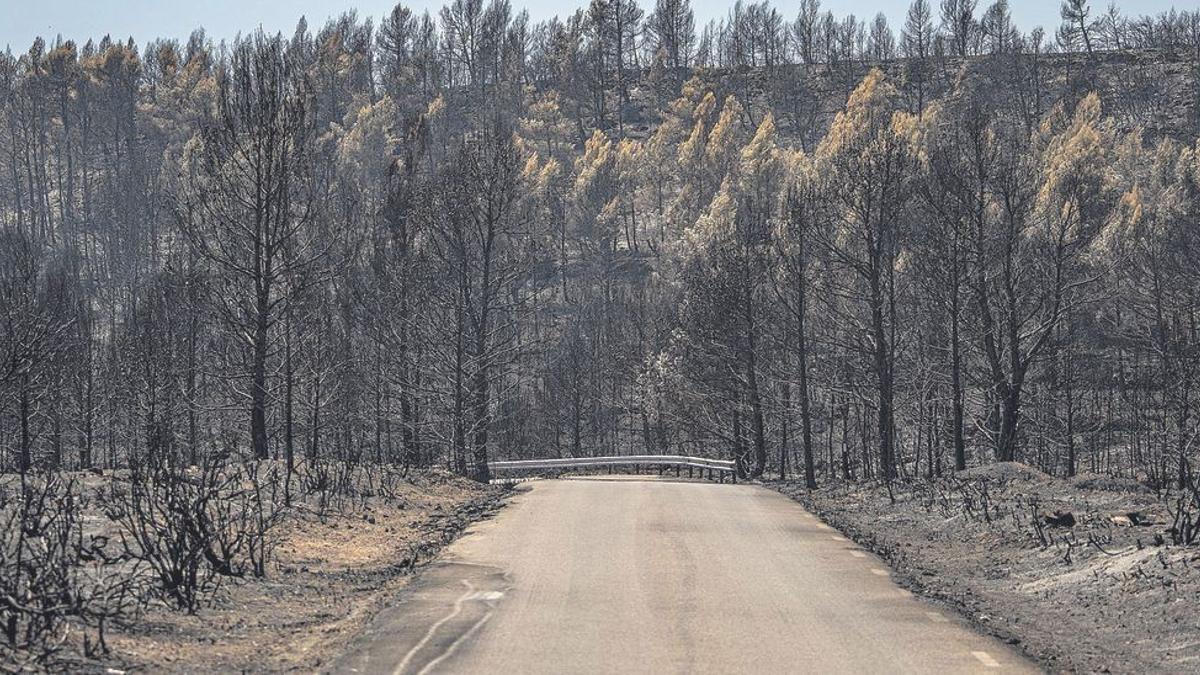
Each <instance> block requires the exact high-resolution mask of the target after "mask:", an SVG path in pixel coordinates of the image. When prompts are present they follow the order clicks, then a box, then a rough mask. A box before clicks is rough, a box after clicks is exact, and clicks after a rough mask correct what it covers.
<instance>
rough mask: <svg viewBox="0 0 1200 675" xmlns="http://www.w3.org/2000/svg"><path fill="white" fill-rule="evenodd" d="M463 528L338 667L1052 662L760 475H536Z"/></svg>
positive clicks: (967, 668)
mask: <svg viewBox="0 0 1200 675" xmlns="http://www.w3.org/2000/svg"><path fill="white" fill-rule="evenodd" d="M522 489H523V490H525V492H524V493H523V494H521V495H519V496H517V497H516V498H515V499H514V500H513V503H512V504H511V505H509V506H508V507H506V508H505V509H503V510H502V511H501V512H500V513H499V514H498V515H497V516H496V517H495V518H494V519H492V520H489V521H486V522H483V523H480V524H478V525H476V526H475V527H473V528H472V532H471V533H469V534H467V535H466V536H464V537H463V538H462V539H460V540H458V541H457V542H455V543H454V544H453V545H452V546H450V547H449V548H448V549H447V551H446V554H445V555H444V556H442V558H441V559H440V560H439V562H437V563H434V564H433V565H431V566H429V567H428V568H426V569H425V570H424V571H422V573H421V575H420V576H419V578H418V579H416V580H414V582H413V584H411V585H410V586H409V588H408V589H406V590H405V591H404V592H403V593H402V594H401V596H400V597H399V598H398V599H397V602H396V604H395V605H394V606H393V607H391V608H390V609H388V610H386V611H385V612H384V613H383V614H381V615H380V616H379V617H378V619H377V620H376V622H375V623H374V624H373V626H372V627H371V628H370V629H369V630H368V631H367V633H365V634H364V635H363V636H362V638H361V639H360V640H359V641H358V642H357V643H356V644H355V645H353V647H352V649H351V650H350V651H349V652H348V653H347V654H346V655H345V656H343V657H342V658H341V659H340V660H338V661H336V662H334V664H333V665H332V668H331V669H332V670H333V671H335V672H359V673H388V674H391V673H432V672H445V673H480V674H482V673H488V674H494V673H797V672H807V673H967V672H986V673H998V672H1037V668H1036V667H1035V666H1034V665H1033V664H1031V663H1029V662H1028V661H1025V660H1024V659H1023V658H1022V657H1020V656H1019V655H1018V654H1017V653H1015V652H1014V651H1012V650H1011V649H1009V648H1008V647H1007V646H1005V645H1003V644H1002V643H1000V642H999V641H997V640H994V639H991V638H988V637H984V636H982V635H980V634H978V633H976V632H974V631H972V630H971V629H970V628H969V627H967V626H966V625H964V624H963V623H962V622H961V621H960V620H959V619H958V618H956V617H955V616H953V615H952V614H950V613H947V612H944V611H942V610H939V609H938V608H936V607H935V606H934V605H932V604H928V603H925V602H922V601H920V600H918V599H916V598H913V597H912V596H911V595H910V594H909V593H907V592H906V591H903V590H902V589H900V588H899V587H898V586H896V585H895V584H894V583H893V582H892V581H891V580H890V578H889V575H888V571H887V568H886V566H884V565H883V564H882V563H881V562H880V561H879V560H878V559H876V558H875V556H873V555H871V554H870V553H867V552H866V551H863V550H861V549H860V548H859V547H857V546H856V545H854V544H853V543H852V542H849V541H846V540H845V539H844V538H842V537H840V536H839V535H838V534H837V533H836V532H835V531H833V530H831V529H830V528H829V527H828V526H826V525H824V524H823V523H821V522H820V521H819V520H818V519H816V518H815V517H813V516H812V515H810V514H809V513H808V512H807V511H805V510H804V508H802V507H801V506H800V505H799V504H797V503H796V502H793V501H792V500H790V499H788V498H786V497H784V496H782V495H780V494H777V493H775V492H772V491H770V490H767V489H765V488H760V487H755V486H751V485H718V484H712V483H703V482H678V481H671V480H655V479H647V478H641V479H638V478H632V479H628V478H627V479H577V480H557V481H535V482H531V483H526V484H524V485H523V487H522Z"/></svg>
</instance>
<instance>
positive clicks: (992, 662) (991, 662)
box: [971, 652, 1000, 668]
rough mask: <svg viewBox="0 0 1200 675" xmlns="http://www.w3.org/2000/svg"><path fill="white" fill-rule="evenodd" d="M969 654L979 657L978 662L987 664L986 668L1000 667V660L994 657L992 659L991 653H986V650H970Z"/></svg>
mask: <svg viewBox="0 0 1200 675" xmlns="http://www.w3.org/2000/svg"><path fill="white" fill-rule="evenodd" d="M971 655H972V656H974V657H975V658H977V659H979V662H980V663H982V664H983V665H985V666H987V667H988V668H999V667H1000V662H999V661H997V660H996V659H993V658H992V655H991V654H988V653H987V652H971Z"/></svg>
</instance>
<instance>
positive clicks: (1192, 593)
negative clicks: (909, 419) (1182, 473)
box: [773, 464, 1200, 673]
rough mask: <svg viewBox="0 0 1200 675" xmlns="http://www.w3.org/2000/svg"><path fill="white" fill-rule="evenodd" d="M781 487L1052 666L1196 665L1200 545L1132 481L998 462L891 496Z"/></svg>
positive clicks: (879, 490)
mask: <svg viewBox="0 0 1200 675" xmlns="http://www.w3.org/2000/svg"><path fill="white" fill-rule="evenodd" d="M773 487H775V488H776V489H778V490H780V491H781V492H784V493H785V494H788V495H790V496H792V497H793V498H795V499H797V500H799V501H801V502H803V503H804V504H805V505H806V506H808V508H810V509H811V510H812V511H814V512H815V513H817V514H818V515H819V516H821V517H822V518H824V519H825V520H826V521H827V522H828V523H829V524H830V525H833V526H834V527H837V528H838V529H840V530H842V531H843V532H845V533H846V534H847V535H848V536H851V537H852V538H854V539H855V540H857V541H858V542H859V543H861V544H864V545H866V546H868V547H870V548H872V549H873V550H875V551H876V552H877V553H879V554H881V555H882V556H884V557H885V558H886V559H887V560H888V561H889V562H890V564H891V565H892V566H893V568H894V569H895V571H896V572H897V575H896V577H897V580H898V581H900V582H901V583H902V584H904V585H906V586H908V587H909V588H910V589H912V590H914V591H916V592H918V593H920V594H922V595H924V596H926V597H929V598H932V599H934V600H935V601H938V602H942V603H945V604H947V605H949V606H952V607H954V608H955V609H958V610H959V611H961V612H962V613H963V614H965V615H966V616H968V617H969V618H970V619H971V620H972V621H973V622H974V623H976V624H977V625H978V626H979V627H980V628H982V629H983V630H985V631H987V632H989V633H992V634H994V635H997V636H999V637H1001V638H1004V639H1006V640H1008V641H1009V642H1010V643H1012V644H1014V645H1017V646H1019V647H1020V648H1021V649H1023V650H1024V651H1025V652H1026V653H1027V654H1029V655H1030V656H1032V657H1034V658H1036V659H1038V660H1039V661H1040V662H1041V663H1043V664H1044V665H1045V666H1046V667H1047V669H1049V670H1054V671H1075V672H1117V673H1133V672H1172V673H1174V672H1197V671H1198V670H1200V612H1198V611H1197V608H1198V607H1200V602H1198V601H1200V550H1197V549H1195V548H1188V547H1182V546H1172V545H1170V541H1171V538H1170V534H1169V532H1168V529H1169V528H1170V527H1171V516H1170V512H1169V510H1168V508H1167V504H1166V503H1164V502H1162V501H1160V500H1159V499H1158V498H1157V497H1156V495H1155V494H1154V493H1152V492H1150V491H1149V490H1147V489H1145V488H1143V487H1141V486H1139V485H1138V484H1137V483H1135V482H1133V481H1126V480H1116V479H1109V478H1104V477H1097V476H1083V477H1079V478H1076V479H1074V480H1071V481H1067V480H1060V479H1056V478H1052V477H1049V476H1046V475H1045V474H1042V473H1040V472H1037V471H1036V470H1033V469H1030V468H1028V467H1025V466H1022V465H1017V464H1000V465H995V466H991V467H985V468H982V469H975V470H972V471H968V472H964V474H962V475H961V477H960V478H959V479H948V480H944V481H940V482H937V483H921V484H914V485H903V486H901V485H898V486H896V487H895V489H894V490H893V494H894V496H895V504H892V503H891V499H890V498H889V495H888V491H887V490H886V489H885V488H884V487H882V486H878V485H834V486H829V487H822V488H820V489H818V490H816V491H815V492H812V493H808V492H807V491H806V490H805V489H804V487H803V484H797V483H794V482H783V483H778V482H777V483H774V484H773ZM984 490H986V493H985V492H984ZM985 508H986V510H987V515H986V516H985V515H984V510H985ZM1055 512H1070V513H1071V514H1072V515H1073V516H1074V518H1075V520H1076V523H1075V525H1074V526H1071V527H1066V526H1058V527H1055V526H1050V525H1046V520H1045V516H1046V515H1047V514H1054V513H1055ZM1130 514H1134V515H1133V516H1132V517H1131V516H1130ZM1035 523H1036V525H1035ZM1038 525H1041V526H1042V527H1041V535H1040V536H1039V534H1038V531H1039V527H1038Z"/></svg>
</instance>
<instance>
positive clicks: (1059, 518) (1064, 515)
mask: <svg viewBox="0 0 1200 675" xmlns="http://www.w3.org/2000/svg"><path fill="white" fill-rule="evenodd" d="M1042 519H1043V520H1045V521H1046V524H1047V525H1049V526H1050V527H1075V514H1073V513H1071V512H1070V511H1055V512H1054V513H1045V514H1042Z"/></svg>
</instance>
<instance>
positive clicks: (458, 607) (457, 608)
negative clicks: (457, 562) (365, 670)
mask: <svg viewBox="0 0 1200 675" xmlns="http://www.w3.org/2000/svg"><path fill="white" fill-rule="evenodd" d="M463 583H464V584H466V586H467V592H466V593H463V594H462V596H461V597H459V599H458V600H455V601H454V610H453V611H451V612H450V613H449V614H447V615H446V616H444V617H442V618H441V619H438V620H437V621H435V622H434V624H433V625H432V626H430V627H429V630H427V631H425V637H423V638H421V641H420V642H418V643H417V644H416V645H414V646H413V648H412V649H410V650H408V653H407V654H405V655H404V658H403V659H401V661H400V665H398V666H396V669H395V670H393V671H392V675H401V674H402V673H403V672H404V669H405V668H407V667H408V663H409V661H412V658H413V657H414V656H416V655H417V652H419V651H421V650H422V649H423V648H424V647H425V645H426V644H428V643H429V641H430V640H431V639H433V636H434V634H435V633H437V630H438V629H439V628H441V627H442V626H444V625H445V624H446V622H447V621H450V620H451V619H453V618H454V617H456V616H458V615H459V614H461V613H462V609H463V603H465V602H466V601H467V598H468V597H470V596H471V594H472V593H474V592H475V587H474V586H473V585H471V582H470V581H467V580H466V579H463ZM452 646H453V645H452ZM422 672H424V671H422Z"/></svg>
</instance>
